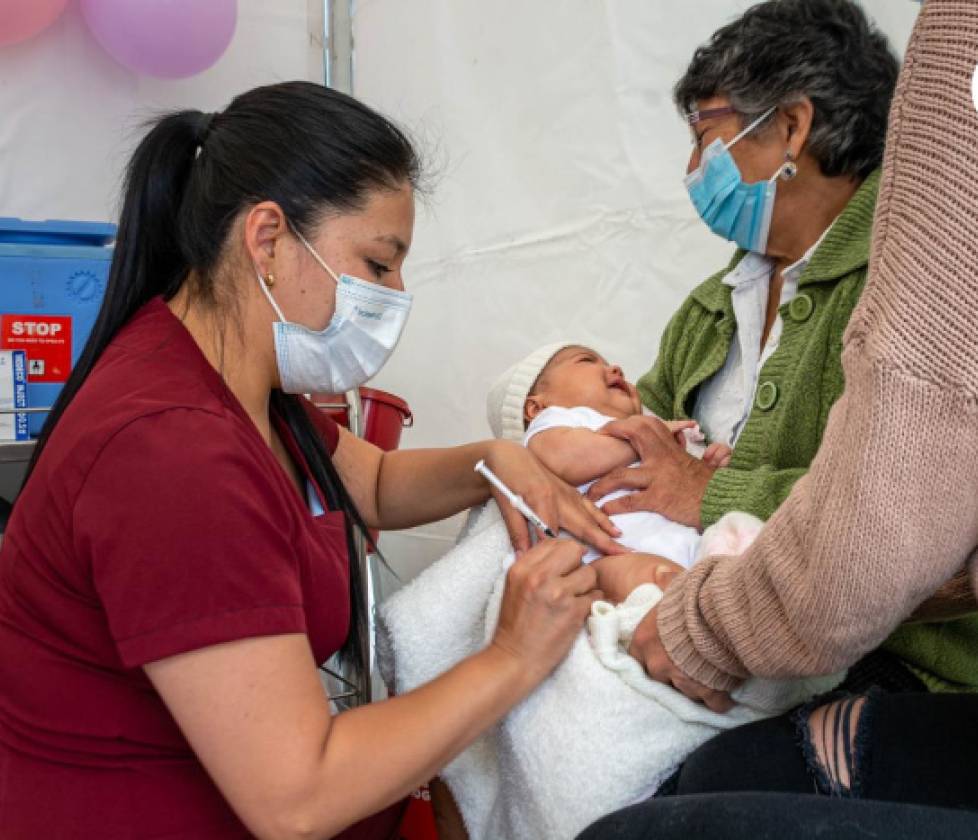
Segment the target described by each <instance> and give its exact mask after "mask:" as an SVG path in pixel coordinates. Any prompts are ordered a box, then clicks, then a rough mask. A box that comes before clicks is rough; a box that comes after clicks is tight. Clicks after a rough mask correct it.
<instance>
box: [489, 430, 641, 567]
mask: <svg viewBox="0 0 978 840" xmlns="http://www.w3.org/2000/svg"><path fill="white" fill-rule="evenodd" d="M486 464H487V465H488V467H489V469H491V470H492V471H493V472H494V473H495V474H496V475H497V476H499V478H501V479H502V481H503V483H504V484H505V485H506V486H507V487H509V489H510V490H512V491H513V492H514V493H516V494H518V495H520V496H522V497H523V501H525V502H526V503H527V504H528V505H529V506H530V508H532V510H533V511H534V513H536V514H537V515H538V516H539V517H540V518H541V519H542V520H543V521H544V522H545V523H546V524H547V525H549V526H550V528H551V529H552V530H553V531H554V532H555V533H557V532H558V531H560V529H563V530H565V531H567V532H568V533H569V534H573V535H574V536H575V537H577V538H578V539H580V540H583V541H584V542H586V543H587V544H588V545H591V546H594V548H595V549H597V550H598V551H599V552H601V553H602V554H622V553H624V552H627V551H628V549H627V548H624V547H623V546H621V545H619V544H618V543H616V542H615V541H614V540H613V539H612V537H617V536H620V535H621V531H619V530H618V529H617V528H616V527H615V525H614V523H613V522H612V521H611V520H610V519H609V518H608V514H606V513H604V512H602V511H600V510H598V508H597V506H596V505H595V504H594V503H593V502H591V501H590V500H588V499H586V498H584V497H583V496H582V495H581V494H580V493H578V492H577V490H576V489H575V488H574V487H571V486H570V485H569V484H567V483H566V482H564V481H562V480H561V479H559V478H558V477H557V476H556V475H554V474H553V473H552V472H551V471H550V470H548V469H547V468H546V467H545V466H544V465H543V464H542V463H540V461H539V460H538V459H537V458H536V457H535V456H534V455H533V454H532V453H530V452H529V451H528V450H527V449H526V448H524V447H522V446H520V445H519V444H517V443H513V442H511V441H502V440H500V441H493V443H492V444H491V448H490V449H489V454H488V456H487V457H486ZM492 495H493V498H494V499H495V500H496V503H497V504H498V505H499V510H500V512H501V513H502V515H503V520H504V521H505V522H506V528H507V530H508V531H509V538H510V540H511V542H512V543H513V548H514V549H515V550H516V552H517V554H519V553H520V552H521V551H526V550H527V549H528V548H529V547H530V545H531V540H530V526H529V524H528V523H527V521H526V519H524V518H523V515H522V514H521V513H520V512H519V511H518V510H516V509H515V508H513V506H512V505H511V504H510V503H509V502H508V501H507V500H506V498H505V497H504V496H503V495H501V494H500V493H499V492H498V491H497V490H496V489H495V488H492ZM543 536H544V535H543V534H537V537H538V538H540V537H543Z"/></svg>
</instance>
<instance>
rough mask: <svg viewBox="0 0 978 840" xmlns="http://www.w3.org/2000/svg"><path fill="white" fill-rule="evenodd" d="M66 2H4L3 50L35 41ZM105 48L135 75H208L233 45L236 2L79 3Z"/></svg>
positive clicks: (0, 3)
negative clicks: (207, 70)
mask: <svg viewBox="0 0 978 840" xmlns="http://www.w3.org/2000/svg"><path fill="white" fill-rule="evenodd" d="M67 5H68V0H0V46H4V45H6V44H16V43H19V42H20V41H26V40H27V39H28V38H33V37H34V36H35V35H37V34H38V33H39V32H41V31H42V30H44V29H47V27H49V26H50V25H51V24H52V23H54V22H55V21H56V20H57V19H58V17H60V15H61V13H62V12H63V11H64V10H65V6H67ZM79 5H80V7H81V12H82V16H83V17H84V18H85V22H86V23H87V24H88V28H89V29H90V30H91V31H92V34H93V35H94V36H95V39H96V40H97V41H98V42H99V44H101V45H102V48H103V49H104V50H105V51H106V52H107V53H108V54H109V55H111V56H112V57H113V58H114V59H115V60H116V61H118V62H119V63H120V64H122V65H124V66H125V67H128V68H129V69H130V70H134V71H136V72H137V73H145V74H146V75H148V76H158V77H160V78H164V79H180V78H183V77H185V76H193V75H194V74H195V73H200V72H201V71H202V70H206V69H207V68H208V67H210V66H211V65H212V64H214V62H216V61H217V60H218V59H219V58H220V57H221V56H222V55H223V54H224V51H225V50H226V49H227V47H228V44H230V43H231V37H232V36H233V35H234V26H235V23H236V22H237V16H238V2H237V0H136V2H134V0H79Z"/></svg>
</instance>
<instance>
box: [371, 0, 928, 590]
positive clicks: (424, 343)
mask: <svg viewBox="0 0 978 840" xmlns="http://www.w3.org/2000/svg"><path fill="white" fill-rule="evenodd" d="M749 5H750V3H749V2H747V0H686V2H673V0H669V2H666V0H534V1H533V2H526V0H495V2H492V3H485V2H480V1H479V0H412V2H410V3H404V2H403V0H359V2H356V3H355V4H354V16H353V31H354V43H355V71H354V92H355V94H356V95H357V96H358V97H360V98H362V99H363V100H365V101H366V102H368V103H369V104H371V105H373V106H375V107H377V108H379V109H380V110H382V111H383V112H385V113H386V114H388V115H389V116H391V117H393V118H394V119H396V120H397V121H398V122H399V123H401V124H402V125H403V126H405V127H406V128H408V129H409V130H410V131H411V132H412V133H413V134H414V135H415V137H416V138H417V139H418V140H419V141H420V143H421V146H422V147H423V148H424V150H425V151H426V153H427V154H428V156H429V164H431V166H432V169H433V172H434V175H435V177H434V179H433V184H432V186H433V192H432V194H431V195H430V196H429V198H428V199H427V201H426V202H422V203H421V204H420V205H419V219H418V224H417V227H416V231H415V241H414V247H413V250H412V254H411V256H410V258H409V261H408V264H407V267H406V274H405V276H406V282H407V285H408V287H409V290H410V291H412V292H413V293H414V294H415V303H414V310H413V313H412V315H411V321H410V323H409V325H408V328H407V330H406V333H405V335H404V338H403V340H402V342H401V345H400V347H399V348H398V351H397V353H396V354H395V355H394V358H393V359H392V360H391V362H390V363H389V364H388V366H387V367H386V368H385V369H384V370H383V371H382V373H381V374H380V375H379V376H378V377H377V378H376V380H375V382H374V383H373V384H375V385H376V386H377V387H380V388H383V389H385V390H388V391H391V392H393V393H395V394H398V395H400V396H402V397H404V398H405V399H406V400H407V401H408V402H409V404H410V405H411V407H412V409H413V411H414V414H415V425H414V428H413V429H411V430H410V431H409V432H407V433H406V434H405V435H404V438H403V439H402V445H405V446H410V447H423V446H441V445H447V444H456V443H463V442H467V441H472V440H476V439H482V438H485V437H486V436H487V435H488V434H489V429H488V425H487V423H486V420H485V408H484V406H485V396H486V392H487V390H488V387H489V385H490V383H491V382H492V381H493V380H494V378H495V377H496V376H497V375H498V374H499V373H500V372H501V371H502V370H504V369H505V368H506V367H507V366H508V365H509V364H511V363H512V362H514V361H516V360H517V359H519V358H521V357H522V356H523V355H524V354H526V353H527V352H529V351H530V350H532V349H533V348H535V347H537V346H539V345H541V344H544V343H546V342H550V341H554V340H558V339H563V338H569V339H573V340H578V341H582V342H584V343H587V344H590V345H593V346H594V347H595V348H596V349H598V350H600V351H601V352H602V353H603V354H604V355H605V356H606V357H607V358H608V359H611V360H614V361H616V362H619V363H621V364H622V365H623V366H624V368H625V371H626V373H627V374H628V375H629V377H630V378H632V379H634V378H637V377H638V376H639V375H640V374H641V373H643V372H644V371H645V370H647V369H648V368H649V366H650V364H651V362H652V360H653V359H654V357H655V355H656V351H657V347H658V341H659V336H660V334H661V332H662V329H663V327H664V326H665V324H666V321H667V319H668V318H669V316H670V315H671V314H672V312H673V311H674V310H675V309H676V307H677V306H678V305H679V304H680V302H681V301H682V299H683V298H684V297H685V296H686V294H687V293H688V292H689V291H690V290H691V289H692V288H693V286H694V285H695V284H696V283H698V282H700V281H701V280H702V279H704V278H705V277H706V276H707V275H708V274H710V273H712V272H714V271H716V270H718V269H719V268H721V267H722V266H723V265H725V264H726V262H727V260H728V259H729V256H730V254H731V252H732V247H731V246H730V245H729V244H727V243H725V242H722V241H721V240H719V239H718V238H716V237H715V236H712V235H711V234H710V233H709V231H708V230H707V229H706V228H705V226H704V225H703V224H702V223H701V222H700V221H699V219H698V218H697V217H696V215H695V212H694V211H693V209H692V207H691V205H690V203H689V199H688V197H687V196H686V194H685V190H684V188H683V185H682V176H683V175H684V173H685V168H686V161H687V156H688V154H689V139H688V133H687V129H686V127H685V126H684V125H683V123H682V122H681V120H680V119H679V117H678V116H677V114H676V112H675V109H674V108H673V105H672V102H671V99H670V91H671V87H672V84H673V83H674V81H675V80H676V79H677V78H678V77H679V76H680V75H681V73H682V71H683V70H684V68H685V66H686V64H687V63H688V61H689V59H690V57H691V56H692V53H693V50H694V49H695V47H696V46H697V45H698V44H700V43H702V42H703V41H705V40H706V39H707V38H708V37H709V36H710V34H711V33H712V32H713V31H714V30H715V29H717V28H718V27H719V26H721V25H722V24H723V23H725V22H727V21H729V20H731V19H733V18H734V17H736V16H737V15H738V14H739V13H740V12H741V11H743V10H744V9H746V8H747V7H748V6H749ZM864 6H865V7H866V9H867V11H868V12H869V14H870V15H871V16H872V17H874V18H875V20H876V21H877V23H878V24H879V26H880V27H881V28H882V29H883V30H884V31H885V32H886V33H887V34H888V35H889V36H890V38H891V40H892V43H893V45H894V48H895V49H896V50H897V51H898V52H900V53H902V51H903V48H904V46H905V44H906V42H907V39H908V37H909V34H910V30H911V28H912V26H913V21H914V19H915V17H916V14H917V11H918V8H919V7H918V6H917V4H916V3H912V2H908V0H865V2H864ZM458 527H459V519H458V518H455V519H453V520H449V521H447V522H443V523H438V524H436V525H432V526H427V527H423V528H417V529H414V530H411V531H406V532H403V533H399V534H385V535H384V537H383V541H382V545H383V546H384V548H385V549H386V554H387V556H388V557H389V558H390V559H391V561H392V563H393V564H394V566H395V568H396V569H397V570H398V571H399V572H400V573H401V574H402V575H403V576H405V577H410V576H411V575H413V574H414V573H415V572H416V571H417V570H419V569H420V568H422V567H423V566H424V565H426V564H427V563H429V562H430V561H431V560H433V559H434V558H436V557H438V556H439V555H440V554H442V553H443V552H444V551H445V550H446V548H447V547H448V545H449V544H450V543H451V541H452V540H453V539H454V537H455V534H456V532H457V530H458Z"/></svg>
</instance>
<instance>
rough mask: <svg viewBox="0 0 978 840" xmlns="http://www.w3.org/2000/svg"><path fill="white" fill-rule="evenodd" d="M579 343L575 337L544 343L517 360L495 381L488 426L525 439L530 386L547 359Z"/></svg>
mask: <svg viewBox="0 0 978 840" xmlns="http://www.w3.org/2000/svg"><path fill="white" fill-rule="evenodd" d="M577 346H578V345H577V343H576V342H573V341H563V342H556V343H554V344H545V345H544V346H543V347H539V348H537V349H536V350H534V351H533V352H532V353H530V355H529V356H527V357H526V358H525V359H523V360H521V361H519V362H517V363H516V364H515V365H513V366H512V367H511V368H510V369H509V370H507V371H506V373H504V374H503V375H502V376H500V377H499V379H497V380H496V381H495V382H494V383H493V386H492V387H491V388H490V389H489V396H488V397H487V398H486V414H487V416H488V417H489V428H491V429H492V433H493V435H494V436H495V437H497V438H502V439H503V440H515V441H522V440H523V435H524V433H525V431H526V429H525V427H524V425H523V406H524V405H525V404H526V398H527V396H529V393H530V388H532V387H533V383H534V382H536V381H537V378H538V377H539V376H540V373H541V371H542V370H543V369H544V368H545V367H546V366H547V362H549V361H550V360H551V359H552V358H553V357H554V356H556V355H557V354H558V353H559V352H560V351H561V350H563V349H564V348H565V347H577Z"/></svg>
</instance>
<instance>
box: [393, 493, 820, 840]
mask: <svg viewBox="0 0 978 840" xmlns="http://www.w3.org/2000/svg"><path fill="white" fill-rule="evenodd" d="M509 553H510V546H509V541H508V538H507V534H506V530H505V528H504V526H503V525H502V522H501V520H500V518H499V514H498V511H497V510H496V509H495V506H494V505H490V506H489V507H488V508H487V510H486V513H485V514H483V516H482V517H481V519H480V520H479V522H477V523H476V526H475V527H474V528H473V529H472V532H471V533H470V535H469V536H468V537H467V538H466V539H465V540H464V541H463V542H461V543H460V544H459V545H457V546H456V547H455V548H454V549H453V550H452V551H450V552H448V554H446V555H445V556H444V557H443V558H442V559H440V560H439V561H438V562H436V563H435V564H433V565H432V566H431V567H430V568H428V569H427V570H426V571H425V572H423V573H422V574H421V575H420V576H418V577H417V578H416V579H415V580H414V581H412V582H411V583H409V584H408V585H407V586H405V587H404V588H403V589H402V590H401V591H400V592H398V593H397V594H395V595H394V596H392V597H391V598H390V599H389V600H387V601H386V602H385V603H384V604H382V605H381V606H380V609H379V620H378V642H377V650H378V663H379V665H380V668H381V673H382V675H383V676H384V679H385V680H386V681H387V683H388V685H389V686H392V687H393V689H394V691H395V692H396V693H398V694H403V693H405V692H407V691H410V690H411V689H412V688H415V687H417V686H418V685H420V684H422V683H424V682H427V681H429V680H431V679H433V678H434V677H436V676H438V675H439V674H441V673H443V672H444V671H446V670H447V669H448V668H450V667H451V666H452V665H454V664H455V663H457V662H458V661H459V660H461V659H463V658H464V657H466V656H468V655H470V654H472V653H474V652H476V651H477V650H479V649H480V648H482V647H483V646H484V645H485V643H486V641H487V639H488V638H490V637H491V635H492V632H493V628H494V627H495V623H496V618H497V616H498V610H499V603H500V600H501V596H502V590H503V586H504V583H505V573H504V572H503V571H502V569H503V565H504V562H505V560H506V558H507V556H508V555H509ZM658 596H659V593H658V590H657V588H656V587H654V586H645V587H640V588H639V589H638V590H636V592H634V593H633V594H632V596H630V598H629V599H628V600H627V601H626V602H625V603H624V604H622V605H620V606H618V607H612V606H611V605H609V604H604V605H603V606H599V605H596V610H595V611H594V614H593V615H592V618H591V619H590V621H589V623H590V625H591V633H592V635H593V637H594V642H595V645H594V646H592V643H591V641H590V640H589V636H588V633H587V632H584V631H582V632H581V635H580V636H579V637H578V639H577V640H576V641H575V642H574V645H573V647H572V648H571V651H570V653H569V654H568V656H567V658H566V659H565V660H564V661H563V663H561V665H560V666H558V667H557V669H556V670H555V671H554V672H553V674H552V675H551V676H550V677H548V678H547V679H546V680H545V681H544V682H543V683H542V684H541V685H540V686H539V687H538V688H537V690H536V691H535V692H534V693H533V694H531V695H530V696H529V697H528V698H527V699H526V700H524V701H523V702H522V703H520V704H519V705H518V706H516V707H515V708H514V709H513V710H512V711H511V712H510V713H509V714H508V715H507V716H506V717H505V718H504V719H503V720H502V721H501V722H500V723H499V724H497V725H496V726H495V727H493V728H492V729H491V730H489V732H488V733H487V734H485V735H484V736H483V737H482V738H480V739H479V740H478V741H477V742H476V743H475V744H473V745H472V746H471V747H470V748H469V749H468V750H466V751H465V752H464V753H462V755H460V756H459V757H458V758H457V759H455V761H453V762H452V763H451V764H450V765H448V767H446V768H445V769H444V771H443V772H442V774H441V775H442V777H443V778H444V779H445V781H446V783H447V784H448V786H449V788H450V789H451V791H452V793H453V795H454V796H455V799H456V800H457V802H458V805H459V809H460V810H461V812H462V816H463V818H464V820H465V824H466V827H467V829H468V832H469V837H470V838H471V840H524V839H525V838H547V840H561V838H572V837H574V836H575V835H576V834H577V833H578V832H579V831H581V830H582V829H583V828H584V827H585V826H587V825H588V824H590V823H591V822H593V821H594V820H595V819H597V818H598V817H600V816H602V815H603V814H606V813H608V812H609V811H613V810H615V809H617V808H620V807H623V806H625V805H628V804H631V803H632V802H635V801H638V800H640V799H643V798H645V797H647V796H650V795H651V794H652V793H653V792H654V791H655V790H656V789H657V788H658V786H659V785H660V784H661V783H662V782H663V781H664V780H665V779H666V778H668V776H669V775H670V774H671V773H672V772H674V770H675V769H676V768H677V767H678V766H679V764H680V763H681V762H682V761H683V759H684V758H685V757H686V756H688V755H689V753H690V752H692V751H693V750H694V749H695V748H696V747H697V746H699V745H700V744H701V743H703V742H704V741H706V740H707V739H708V738H710V737H711V736H712V735H714V734H716V733H717V732H719V731H720V730H723V729H729V728H731V727H733V726H737V725H740V724H742V723H747V722H749V721H752V720H757V719H759V718H761V717H765V716H768V715H772V714H776V713H778V712H780V711H783V710H784V709H787V708H790V707H792V706H794V705H797V704H798V703H800V702H802V701H803V700H805V699H807V698H808V697H810V696H812V695H814V694H816V693H819V692H822V691H826V690H828V689H830V688H831V687H833V686H834V685H835V684H837V683H838V681H839V676H838V675H836V676H833V677H823V678H818V679H813V680H805V681H797V682H792V683H773V682H770V681H766V680H756V679H755V680H750V681H748V682H747V683H745V685H744V686H743V687H742V688H741V689H739V690H738V691H737V692H736V693H735V699H737V700H738V702H739V703H740V705H738V706H736V707H735V708H734V709H733V710H732V711H731V712H729V713H728V714H726V715H718V714H715V713H713V712H710V711H709V710H707V709H706V708H705V707H703V706H701V705H699V704H697V703H694V702H692V701H690V700H687V699H686V698H685V697H684V696H683V695H681V694H679V693H678V692H676V691H674V690H673V689H672V688H670V687H668V686H665V685H662V684H660V683H657V682H654V681H652V680H650V679H648V677H646V676H645V674H644V672H643V670H642V668H641V666H640V665H639V664H638V662H636V661H635V660H634V659H632V658H631V657H630V656H628V655H627V654H626V653H625V652H624V648H625V647H626V646H627V642H626V641H623V640H627V639H628V638H629V637H630V634H631V631H632V630H633V629H634V627H635V625H636V624H637V623H638V621H639V620H640V619H641V616H643V615H644V614H645V612H646V611H647V610H648V609H650V608H651V606H652V605H653V604H654V602H655V601H656V600H657V599H658ZM473 690H478V689H477V687H475V686H473Z"/></svg>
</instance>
